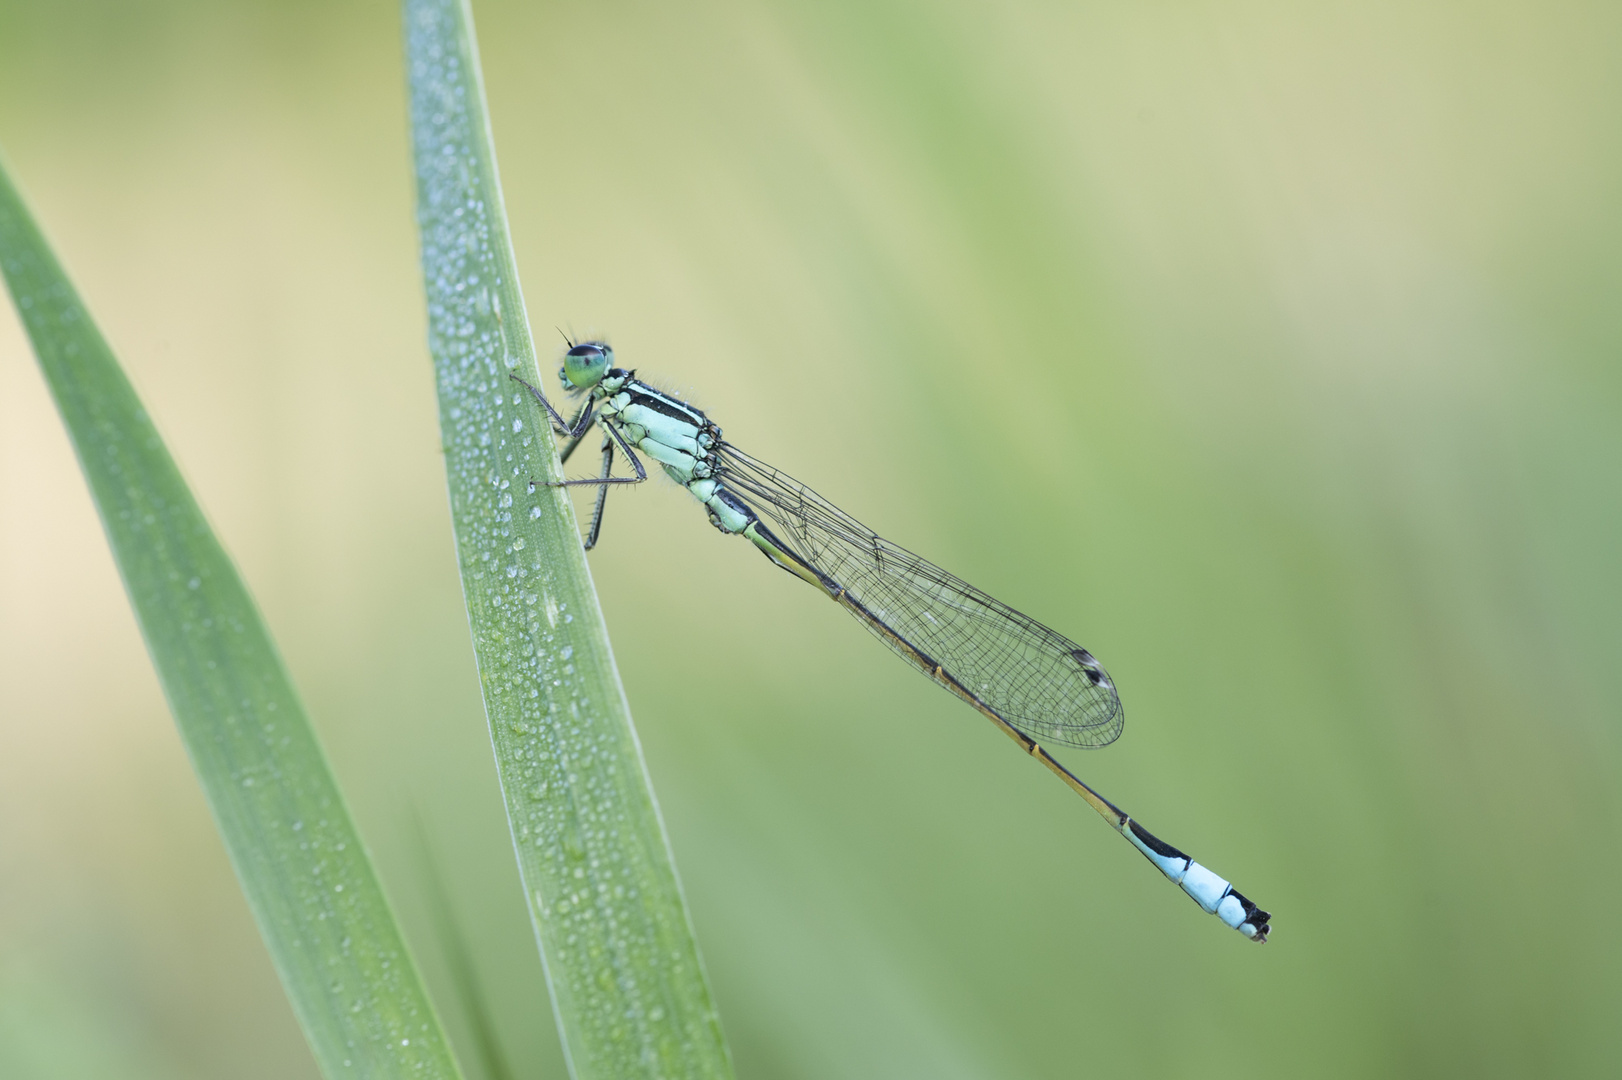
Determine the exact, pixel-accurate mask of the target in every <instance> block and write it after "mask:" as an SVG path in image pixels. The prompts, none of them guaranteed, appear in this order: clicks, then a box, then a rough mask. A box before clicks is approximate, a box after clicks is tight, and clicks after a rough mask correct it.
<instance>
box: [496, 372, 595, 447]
mask: <svg viewBox="0 0 1622 1080" xmlns="http://www.w3.org/2000/svg"><path fill="white" fill-rule="evenodd" d="M507 378H509V379H511V380H512V381H513V382H515V383H517V384H518V385H520V386H522V387H523V388H524V389H525V390H528V391H529V392H530V393H531V394H534V395H535V400H536V401H539V402H540V403H541V408H543V409H545V410H546V415H547V416H549V417H551V419H552V430H554V431H556V432H557V433H558V434H559V435H567V436H569V438H571V439H578V438H579V437H580V436H581V435H584V434H585V433H586V429H587V428H589V427H591V422H592V420H593V418H594V416H593V413H594V410H593V408H592V404H593V403H592V402H591V401H590V400H587V402H586V407H585V408H584V409H582V410H581V411H580V412H579V413H578V414H576V416H575V418H574V421H573V422H572V423H564V421H563V417H562V416H560V415H558V411H557V410H556V409H554V408H552V403H551V402H550V401H548V400H546V395H545V394H543V393H541V391H540V389H539V388H538V387H534V386H531V385H530V384H529V383H527V382H525V381H524V380H523V379H521V378H519V377H518V376H517V375H514V374H511V373H509V374H508V375H507Z"/></svg>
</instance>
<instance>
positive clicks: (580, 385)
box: [558, 341, 614, 390]
mask: <svg viewBox="0 0 1622 1080" xmlns="http://www.w3.org/2000/svg"><path fill="white" fill-rule="evenodd" d="M613 366H614V350H613V349H611V348H609V346H608V345H607V344H605V343H604V342H601V341H582V342H581V343H580V344H578V345H572V346H570V347H569V351H568V352H566V353H564V354H563V367H562V368H561V369H560V370H559V371H558V378H560V379H562V380H563V383H564V385H565V386H567V387H568V388H569V389H571V390H589V389H591V388H592V387H593V386H596V385H597V384H598V383H600V382H602V381H603V375H604V374H606V373H607V371H608V369H609V368H611V367H613Z"/></svg>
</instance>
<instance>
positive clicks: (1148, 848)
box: [1120, 818, 1269, 941]
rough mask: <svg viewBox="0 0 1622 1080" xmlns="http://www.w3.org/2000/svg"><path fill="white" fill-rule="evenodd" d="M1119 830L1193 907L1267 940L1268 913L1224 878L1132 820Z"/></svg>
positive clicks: (1124, 822) (1258, 938)
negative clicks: (1177, 888)
mask: <svg viewBox="0 0 1622 1080" xmlns="http://www.w3.org/2000/svg"><path fill="white" fill-rule="evenodd" d="M1120 829H1121V835H1123V836H1125V837H1126V838H1127V839H1128V840H1130V841H1132V846H1133V847H1135V848H1137V849H1138V850H1139V851H1141V852H1143V854H1144V857H1145V858H1147V859H1148V860H1149V861H1150V862H1152V863H1154V864H1155V865H1156V866H1158V867H1159V868H1160V872H1161V873H1162V874H1165V875H1166V876H1167V877H1168V878H1170V879H1171V880H1172V881H1174V882H1176V883H1177V884H1178V885H1180V886H1181V887H1182V890H1183V891H1184V892H1186V893H1187V894H1188V895H1189V896H1191V897H1193V899H1194V902H1195V903H1196V904H1198V905H1200V907H1202V908H1204V909H1205V910H1206V911H1208V912H1210V913H1211V914H1212V915H1215V916H1216V917H1217V918H1219V919H1221V920H1222V921H1223V922H1225V923H1227V924H1228V925H1229V926H1231V927H1233V928H1234V929H1235V930H1237V931H1239V932H1240V933H1241V934H1243V935H1245V936H1246V937H1247V938H1250V939H1251V940H1252V941H1266V940H1267V931H1268V929H1269V927H1268V924H1267V923H1268V914H1267V912H1265V911H1263V910H1261V909H1260V908H1258V907H1257V906H1256V905H1255V904H1252V903H1251V902H1250V901H1249V900H1247V899H1245V897H1244V895H1243V894H1242V893H1239V892H1237V891H1235V890H1234V887H1233V886H1232V885H1231V884H1230V883H1229V882H1228V880H1227V879H1226V878H1223V877H1218V876H1217V875H1216V874H1214V873H1212V872H1211V871H1210V870H1207V869H1206V868H1205V867H1203V866H1201V865H1200V864H1199V863H1197V862H1195V861H1194V860H1193V859H1191V858H1189V857H1188V856H1187V855H1184V854H1183V853H1182V852H1181V851H1178V850H1177V849H1176V848H1174V847H1172V846H1171V845H1170V844H1168V843H1166V842H1165V841H1164V840H1161V839H1160V838H1159V837H1157V836H1155V835H1154V834H1153V833H1151V832H1150V831H1149V830H1148V829H1145V828H1144V827H1143V826H1141V825H1139V824H1138V823H1137V822H1135V821H1133V820H1132V819H1131V818H1126V819H1125V820H1124V821H1123V822H1122V823H1121V826H1120Z"/></svg>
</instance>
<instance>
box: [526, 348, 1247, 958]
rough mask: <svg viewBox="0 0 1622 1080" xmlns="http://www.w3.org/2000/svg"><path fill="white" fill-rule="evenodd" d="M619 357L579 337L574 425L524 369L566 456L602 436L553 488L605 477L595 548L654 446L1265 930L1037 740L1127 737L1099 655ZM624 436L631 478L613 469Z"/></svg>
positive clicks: (717, 522)
mask: <svg viewBox="0 0 1622 1080" xmlns="http://www.w3.org/2000/svg"><path fill="white" fill-rule="evenodd" d="M613 364H614V350H613V349H611V348H609V347H608V346H607V345H605V344H603V343H602V342H596V341H587V342H581V343H580V344H578V345H575V344H573V343H571V345H570V348H569V351H568V352H567V353H565V354H564V357H563V367H562V369H561V370H560V371H559V373H558V375H559V378H560V379H561V380H562V381H563V385H564V387H565V389H566V390H567V391H568V393H569V394H570V395H571V396H581V395H583V396H584V397H585V400H584V401H583V402H582V403H581V406H580V410H579V411H578V412H577V413H576V414H575V416H574V418H573V419H572V420H568V421H565V420H564V419H563V417H562V416H561V415H560V414H559V413H558V411H557V410H556V409H554V408H553V407H552V404H551V402H549V401H547V400H546V395H545V394H543V393H541V391H540V390H539V389H538V388H536V387H534V386H531V385H530V384H529V383H527V382H525V381H524V380H523V379H520V378H518V376H517V375H514V376H512V378H513V379H515V380H517V381H518V382H520V383H523V385H524V387H525V388H526V389H528V390H529V392H530V393H531V394H533V395H535V400H537V401H538V402H540V404H541V407H542V408H543V409H545V410H546V414H547V416H548V417H549V419H550V422H551V424H552V426H553V428H554V430H556V431H557V433H558V434H559V435H563V436H566V437H567V438H568V440H569V441H568V442H567V443H566V444H565V445H564V447H563V450H562V454H561V456H562V460H564V461H568V460H569V457H570V455H571V454H573V453H574V451H575V449H576V448H577V447H578V446H579V445H580V443H581V440H583V439H584V438H585V437H586V434H587V433H588V432H589V431H590V430H591V428H592V426H593V425H595V426H596V427H597V428H598V429H600V430H601V431H602V433H603V445H602V453H603V462H602V473H601V475H599V476H597V477H594V478H592V479H589V480H564V481H559V482H557V483H555V484H554V485H553V486H557V487H574V486H578V485H596V486H597V489H598V490H597V503H596V506H595V507H594V508H593V510H592V514H591V524H590V526H589V527H588V529H587V531H586V541H585V545H586V547H587V549H590V548H592V547H593V546H595V545H596V543H597V537H598V535H599V533H600V532H601V530H602V526H603V507H604V504H605V502H606V501H607V498H608V489H609V487H610V486H611V485H614V484H639V483H641V482H642V481H644V480H646V479H647V478H648V473H647V470H646V469H645V468H644V467H643V465H642V462H641V459H640V458H639V457H638V456H637V455H638V453H639V452H640V453H642V454H646V455H647V456H648V457H650V458H652V459H653V460H655V461H657V462H658V463H659V464H660V465H662V466H663V467H664V470H665V472H666V473H668V474H669V475H670V477H671V478H672V479H674V480H675V481H676V482H677V483H678V484H681V485H682V486H683V487H685V488H686V489H687V490H688V491H690V492H692V494H693V497H694V498H696V499H698V501H699V502H701V503H703V504H704V507H705V509H706V510H707V511H708V512H709V518H710V524H711V525H714V526H715V527H716V528H717V529H720V530H721V531H722V532H724V533H738V534H742V535H743V536H744V537H745V538H746V539H748V540H749V541H750V543H752V544H754V545H755V546H756V547H757V548H759V549H760V550H761V552H762V553H764V554H765V556H766V557H767V558H768V559H770V560H771V561H772V562H774V563H776V564H777V565H778V566H780V567H782V568H783V569H784V570H787V571H788V572H789V573H791V574H793V575H794V576H795V577H797V578H800V579H801V580H802V581H805V582H808V583H809V584H811V585H813V586H815V587H816V588H817V589H820V590H821V591H822V592H823V593H825V594H826V595H827V596H828V597H830V598H831V599H832V600H833V601H834V602H835V603H837V604H838V605H839V606H840V607H842V608H844V609H845V610H846V611H848V612H850V613H851V614H852V615H854V616H855V617H856V619H857V620H858V621H859V622H860V623H861V624H862V625H863V626H865V627H867V629H868V630H870V631H872V633H873V635H874V636H875V637H877V638H878V639H879V640H880V641H882V642H884V643H885V644H886V645H888V646H889V647H890V648H891V649H892V650H894V651H895V652H896V653H898V654H899V655H900V656H901V657H902V658H903V659H904V660H906V661H907V662H908V663H909V664H911V665H912V666H913V667H916V668H917V669H918V670H919V671H922V672H923V673H924V674H925V675H927V676H929V677H930V678H931V679H933V680H934V681H935V682H937V683H939V684H940V685H941V686H943V687H945V688H946V689H947V690H950V691H951V692H952V693H953V694H956V695H957V696H958V697H960V698H962V699H963V700H964V701H966V702H968V703H969V705H971V706H972V707H973V708H974V709H976V710H977V711H978V712H979V713H980V714H981V715H982V716H984V717H986V719H988V720H990V721H991V722H992V723H993V724H996V725H997V727H998V728H999V729H1000V730H1001V731H1002V732H1003V734H1005V735H1007V736H1008V737H1009V738H1011V739H1013V740H1014V741H1015V742H1016V743H1018V744H1019V747H1020V749H1022V750H1024V751H1025V752H1026V753H1027V754H1030V755H1031V756H1032V757H1034V758H1036V759H1037V760H1038V761H1040V762H1041V763H1042V764H1043V765H1046V766H1047V767H1048V768H1049V769H1050V770H1052V771H1053V773H1054V774H1055V775H1056V776H1058V777H1059V779H1061V780H1063V781H1064V782H1065V783H1066V784H1068V785H1069V786H1070V787H1071V788H1072V789H1073V790H1075V792H1076V793H1077V794H1079V795H1080V796H1081V797H1082V798H1083V799H1086V800H1087V802H1088V804H1089V805H1091V806H1092V808H1093V809H1094V810H1096V811H1098V813H1099V814H1100V815H1101V816H1102V817H1103V818H1104V820H1105V821H1107V822H1109V823H1110V825H1111V826H1113V827H1114V828H1115V829H1116V830H1117V831H1119V832H1120V834H1121V835H1122V836H1124V837H1126V838H1127V840H1128V841H1130V842H1131V844H1132V846H1133V847H1135V848H1137V849H1138V850H1139V851H1140V852H1142V853H1143V854H1144V856H1145V857H1147V858H1148V860H1149V861H1150V862H1152V863H1154V864H1155V866H1157V867H1159V868H1160V870H1161V872H1162V873H1164V874H1165V875H1166V876H1167V877H1168V878H1170V879H1171V880H1172V881H1174V882H1176V883H1177V884H1178V885H1181V886H1182V888H1183V891H1184V892H1186V893H1188V895H1189V896H1191V897H1193V898H1194V900H1195V901H1196V902H1198V903H1199V905H1200V907H1202V908H1204V909H1205V910H1206V911H1208V912H1210V913H1212V914H1214V915H1216V916H1217V917H1218V918H1219V919H1221V920H1222V921H1223V922H1225V923H1227V924H1228V925H1229V926H1231V927H1233V928H1234V929H1235V930H1238V931H1239V932H1240V933H1241V934H1244V935H1245V936H1246V937H1248V938H1250V939H1251V940H1253V941H1266V940H1267V931H1268V914H1267V912H1265V911H1262V910H1261V909H1260V908H1258V907H1257V906H1256V905H1255V904H1252V903H1251V902H1250V901H1249V900H1247V899H1245V897H1243V896H1242V895H1240V894H1239V893H1238V892H1236V891H1235V890H1234V888H1233V886H1232V885H1230V884H1228V882H1227V881H1226V880H1224V879H1223V878H1220V877H1218V876H1217V875H1216V874H1214V873H1212V872H1211V871H1209V870H1207V869H1206V868H1205V867H1203V866H1201V865H1200V864H1199V863H1197V862H1195V861H1194V860H1193V859H1190V858H1189V857H1188V856H1187V855H1184V854H1183V853H1182V852H1181V851H1178V850H1177V849H1176V848H1174V847H1172V846H1171V845H1170V844H1167V843H1165V842H1164V841H1162V840H1159V839H1157V838H1156V837H1154V836H1153V835H1152V834H1150V833H1149V831H1148V830H1147V829H1145V828H1144V827H1143V826H1142V825H1139V824H1138V823H1137V822H1136V821H1133V820H1132V818H1131V817H1129V816H1128V815H1127V814H1126V813H1125V812H1124V811H1122V810H1121V809H1119V808H1118V807H1116V806H1115V804H1113V803H1111V802H1110V801H1109V800H1108V799H1106V798H1104V797H1103V796H1102V795H1100V794H1098V792H1096V791H1094V790H1093V789H1092V788H1090V787H1088V786H1087V785H1086V784H1084V783H1082V781H1081V780H1080V779H1078V778H1077V777H1076V775H1075V774H1074V773H1072V772H1071V771H1070V770H1069V769H1066V768H1065V767H1064V766H1063V765H1061V764H1059V762H1058V761H1056V760H1054V758H1053V757H1052V756H1051V755H1050V754H1049V753H1048V752H1047V751H1046V750H1044V749H1043V748H1042V746H1041V745H1040V744H1039V743H1038V742H1037V739H1038V738H1041V739H1045V740H1047V741H1049V742H1053V743H1057V744H1059V745H1061V746H1071V747H1077V748H1080V749H1093V748H1095V747H1100V746H1107V745H1108V744H1110V743H1112V742H1114V741H1115V739H1116V738H1117V737H1118V736H1119V735H1120V734H1121V725H1122V724H1123V722H1124V721H1125V714H1124V713H1123V712H1122V710H1121V699H1120V697H1119V696H1118V695H1117V694H1116V691H1115V684H1114V683H1113V682H1112V681H1111V680H1110V677H1109V674H1108V673H1107V672H1105V670H1104V668H1103V665H1101V664H1100V663H1099V662H1098V661H1097V660H1095V659H1094V658H1093V655H1092V654H1091V653H1089V652H1088V651H1087V650H1086V649H1083V648H1082V647H1081V646H1079V645H1077V644H1076V643H1075V642H1073V641H1071V640H1070V639H1069V638H1067V637H1065V636H1064V635H1063V634H1060V633H1058V632H1057V631H1054V630H1050V629H1048V628H1047V627H1046V626H1043V625H1042V624H1041V623H1039V622H1037V621H1036V620H1035V619H1032V618H1030V617H1029V616H1027V615H1023V614H1021V613H1020V612H1018V611H1015V610H1014V609H1013V608H1011V607H1009V606H1008V605H1007V604H1004V603H1002V602H1001V601H999V600H995V599H993V598H992V597H990V596H987V595H986V594H985V593H983V592H981V591H980V590H979V589H976V588H975V587H974V586H973V585H970V584H969V583H968V582H966V581H963V580H961V579H960V578H956V577H953V576H952V575H951V574H948V573H947V572H946V571H945V570H942V569H941V568H940V567H938V566H936V565H934V564H933V563H931V562H928V561H926V560H924V559H921V558H919V557H918V556H917V555H914V554H913V553H912V552H910V551H908V550H906V549H905V548H902V547H899V546H897V545H895V544H892V543H891V542H890V541H888V540H886V539H884V538H883V537H881V536H879V535H878V534H877V533H875V532H874V531H873V530H872V529H869V528H868V527H867V526H865V525H863V524H862V523H861V522H859V521H857V520H856V519H855V518H853V517H851V516H850V515H849V514H847V513H845V512H844V511H843V510H840V509H839V508H838V507H837V506H834V505H833V504H832V503H830V502H829V501H828V500H826V499H824V498H823V497H822V496H820V495H818V494H817V493H816V492H814V491H812V490H811V489H810V488H808V487H806V486H805V485H804V484H802V483H800V482H799V481H797V480H794V479H792V478H791V477H788V476H785V475H784V474H783V473H780V472H778V471H777V470H776V469H774V468H772V467H771V466H769V465H767V464H765V463H763V462H761V461H757V460H756V459H754V458H752V457H750V456H749V455H748V454H745V453H744V452H743V451H741V450H739V449H738V448H737V447H735V446H733V445H732V444H731V443H729V442H727V441H726V440H725V439H723V438H722V437H721V429H720V428H719V427H717V426H716V425H715V423H714V422H713V421H712V420H710V419H709V418H708V417H707V416H705V415H704V414H703V413H702V412H700V411H699V410H697V409H695V408H693V407H692V406H691V405H688V404H686V403H685V402H683V401H680V400H678V399H677V398H675V397H672V396H671V395H670V394H667V393H665V392H664V391H662V390H657V389H655V388H653V387H651V386H649V385H648V384H647V383H645V382H642V381H641V380H640V379H638V378H637V377H636V372H634V371H626V370H624V369H623V368H617V367H614V366H613ZM616 447H618V449H619V451H620V452H621V453H622V454H624V455H625V458H626V460H627V461H628V462H629V463H630V465H631V468H632V470H633V471H634V472H635V475H634V476H614V475H613V470H614V451H615V448H616ZM768 522H769V523H770V524H769V525H768ZM774 528H775V529H778V530H781V533H779V532H776V531H773V530H774Z"/></svg>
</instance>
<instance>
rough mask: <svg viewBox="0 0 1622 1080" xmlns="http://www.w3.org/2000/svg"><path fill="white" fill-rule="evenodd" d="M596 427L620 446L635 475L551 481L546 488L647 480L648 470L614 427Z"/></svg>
mask: <svg viewBox="0 0 1622 1080" xmlns="http://www.w3.org/2000/svg"><path fill="white" fill-rule="evenodd" d="M598 426H599V427H601V428H602V429H603V431H605V432H607V433H608V437H609V438H611V439H613V440H614V441H615V442H617V443H619V444H620V451H621V452H622V453H624V455H625V460H626V461H629V462H630V463H631V468H633V469H635V470H636V475H635V476H608V475H606V473H605V475H603V476H594V477H592V478H590V479H589V480H553V481H551V482H550V483H548V484H547V485H546V486H547V487H586V486H588V485H590V484H640V483H641V482H642V481H644V480H646V479H647V478H648V470H646V469H644V468H643V467H642V459H641V458H639V457H637V456H636V454H635V452H634V451H632V449H631V444H630V443H628V442H626V441H625V436H623V435H621V434H620V433H619V432H618V431H615V430H614V425H613V424H611V423H604V424H599V425H598ZM605 460H606V459H605Z"/></svg>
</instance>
